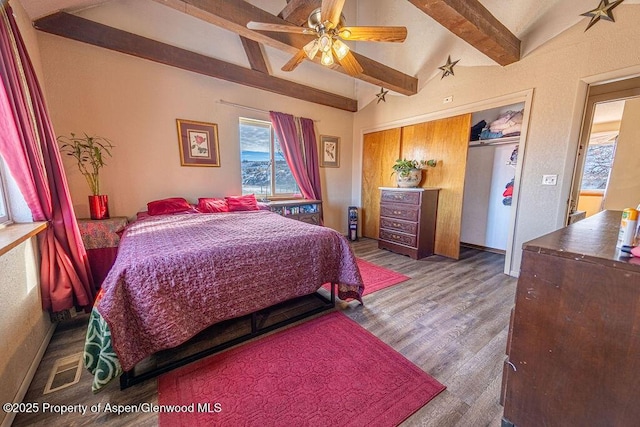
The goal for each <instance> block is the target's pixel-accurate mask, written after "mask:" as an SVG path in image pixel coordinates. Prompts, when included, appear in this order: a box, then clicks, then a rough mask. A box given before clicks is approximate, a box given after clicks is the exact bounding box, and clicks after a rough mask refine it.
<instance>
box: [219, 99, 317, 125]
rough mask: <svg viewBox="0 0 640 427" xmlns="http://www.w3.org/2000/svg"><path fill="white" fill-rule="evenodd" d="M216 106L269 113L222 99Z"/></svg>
mask: <svg viewBox="0 0 640 427" xmlns="http://www.w3.org/2000/svg"><path fill="white" fill-rule="evenodd" d="M218 104H224V105H229V106H230V107H237V108H242V109H244V110H249V111H255V112H257V113H266V114H269V111H267V110H262V109H260V108H255V107H248V106H246V105H242V104H236V103H235V102H229V101H225V100H224V99H219V100H218ZM314 122H315V123H318V122H320V120H314Z"/></svg>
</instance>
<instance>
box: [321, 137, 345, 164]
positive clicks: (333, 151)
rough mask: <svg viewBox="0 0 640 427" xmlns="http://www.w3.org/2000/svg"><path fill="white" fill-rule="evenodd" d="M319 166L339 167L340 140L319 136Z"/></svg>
mask: <svg viewBox="0 0 640 427" xmlns="http://www.w3.org/2000/svg"><path fill="white" fill-rule="evenodd" d="M320 166H322V167H324V168H339V167H340V138H338V137H337V136H327V135H320Z"/></svg>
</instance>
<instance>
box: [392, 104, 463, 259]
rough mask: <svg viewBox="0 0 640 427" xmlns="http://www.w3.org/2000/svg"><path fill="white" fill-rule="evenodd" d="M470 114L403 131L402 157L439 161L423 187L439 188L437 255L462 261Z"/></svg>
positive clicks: (418, 125)
mask: <svg viewBox="0 0 640 427" xmlns="http://www.w3.org/2000/svg"><path fill="white" fill-rule="evenodd" d="M470 129H471V114H464V115H461V116H456V117H450V118H447V119H441V120H434V121H431V122H426V123H420V124H417V125H412V126H405V127H403V128H402V144H401V150H400V151H401V157H404V158H407V159H426V160H428V159H436V160H438V165H437V166H436V167H435V168H429V169H428V170H427V171H426V177H425V178H424V179H423V181H422V184H421V187H438V188H440V189H441V190H440V193H439V195H438V216H437V220H436V241H435V253H436V254H438V255H442V256H445V257H449V258H454V259H458V258H460V231H461V221H462V200H463V194H464V177H465V171H466V165H467V151H468V148H469V133H470Z"/></svg>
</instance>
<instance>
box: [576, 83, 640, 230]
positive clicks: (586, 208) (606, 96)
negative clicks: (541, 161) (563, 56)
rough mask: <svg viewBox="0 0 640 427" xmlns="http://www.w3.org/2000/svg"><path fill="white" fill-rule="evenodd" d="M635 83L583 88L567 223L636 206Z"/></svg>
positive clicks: (638, 97)
mask: <svg viewBox="0 0 640 427" xmlns="http://www.w3.org/2000/svg"><path fill="white" fill-rule="evenodd" d="M639 114H640V78H638V77H636V78H630V79H626V80H620V81H616V82H612V83H605V84H595V85H591V86H589V88H588V93H587V102H586V105H585V114H584V120H583V124H582V131H581V136H580V144H579V147H578V155H577V157H576V165H575V169H574V176H573V183H572V189H571V200H570V203H569V213H568V223H572V222H575V220H576V219H582V218H585V217H588V216H591V215H594V214H596V213H598V212H600V211H601V210H604V209H613V210H622V209H624V208H627V207H636V206H637V205H638V203H640V160H639V159H640V156H639V155H638V153H640V144H639V143H638V138H640V122H638V120H637V117H638V116H639Z"/></svg>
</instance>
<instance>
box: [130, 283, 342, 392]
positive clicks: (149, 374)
mask: <svg viewBox="0 0 640 427" xmlns="http://www.w3.org/2000/svg"><path fill="white" fill-rule="evenodd" d="M336 286H337V284H335V283H332V284H331V297H330V298H329V299H327V298H326V297H325V296H324V295H322V294H320V293H319V292H314V293H313V294H310V295H313V296H315V297H316V298H318V299H319V300H320V301H321V302H322V305H320V306H317V307H315V308H313V309H311V310H308V311H305V312H303V313H300V314H298V315H295V316H293V317H290V318H287V319H285V320H281V321H279V322H276V323H273V324H271V325H268V326H264V323H265V321H266V319H267V318H268V314H267V312H268V311H270V310H273V309H274V308H278V307H281V306H283V305H285V304H289V303H291V302H292V301H296V300H300V299H302V298H307V297H308V296H309V295H306V296H302V297H298V298H294V299H291V300H288V301H284V302H281V303H278V304H276V305H273V306H271V307H267V308H263V309H261V310H258V311H256V312H254V313H251V314H248V315H246V316H243V317H240V318H237V319H230V320H226V321H225V322H231V321H237V320H238V319H246V320H250V321H251V331H250V332H249V333H247V334H244V335H241V336H239V337H236V338H233V339H230V340H229V341H225V342H223V343H220V344H217V345H214V346H212V347H210V348H207V349H205V350H202V351H199V352H197V353H194V354H192V355H189V356H186V357H182V358H179V359H177V360H174V361H172V362H169V363H167V364H165V365H163V366H159V367H156V368H153V369H151V370H148V371H145V372H143V373H140V374H137V375H136V374H135V368H134V369H132V370H130V371H125V372H123V373H122V375H120V390H124V389H126V388H129V387H131V386H133V385H135V384H139V383H142V382H144V381H146V380H149V379H151V378H155V377H157V376H159V375H162V374H164V373H167V372H169V371H172V370H174V369H176V368H179V367H181V366H184V365H187V364H189V363H191V362H195V361H196V360H200V359H202V358H204V357H207V356H210V355H212V354H215V353H218V352H221V351H223V350H226V349H228V348H230V347H233V346H235V345H238V344H241V343H243V342H246V341H248V340H250V339H253V338H255V337H258V336H260V335H263V334H266V333H268V332H271V331H274V330H276V329H280V328H282V327H284V326H287V325H291V324H293V323H295V322H298V321H300V320H303V319H306V318H308V317H311V316H314V315H316V314H319V313H322V312H324V311H327V310H331V309H333V308H335V304H336V294H335V290H336ZM221 323H224V322H221ZM221 323H217V324H214V325H212V326H210V328H212V327H216V326H219V325H220V324H221ZM185 345H188V344H185Z"/></svg>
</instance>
